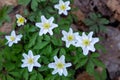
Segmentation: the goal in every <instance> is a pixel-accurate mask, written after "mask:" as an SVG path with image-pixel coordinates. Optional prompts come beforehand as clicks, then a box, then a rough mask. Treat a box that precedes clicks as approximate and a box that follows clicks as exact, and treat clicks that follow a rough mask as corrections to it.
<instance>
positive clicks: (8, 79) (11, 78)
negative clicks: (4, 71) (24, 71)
mask: <svg viewBox="0 0 120 80" xmlns="http://www.w3.org/2000/svg"><path fill="white" fill-rule="evenodd" d="M7 80H15V79H14V78H13V77H11V76H9V75H7Z"/></svg>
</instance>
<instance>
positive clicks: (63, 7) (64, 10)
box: [54, 0, 71, 15]
mask: <svg viewBox="0 0 120 80" xmlns="http://www.w3.org/2000/svg"><path fill="white" fill-rule="evenodd" d="M69 5H70V1H66V2H63V0H59V4H56V5H55V6H54V8H56V9H58V10H59V14H64V15H68V10H70V9H71V7H70V6H69Z"/></svg>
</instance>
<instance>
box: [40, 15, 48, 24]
mask: <svg viewBox="0 0 120 80" xmlns="http://www.w3.org/2000/svg"><path fill="white" fill-rule="evenodd" d="M41 21H42V22H43V23H44V22H46V21H47V20H46V18H45V16H43V15H42V16H41Z"/></svg>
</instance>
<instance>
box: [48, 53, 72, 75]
mask: <svg viewBox="0 0 120 80" xmlns="http://www.w3.org/2000/svg"><path fill="white" fill-rule="evenodd" d="M54 60H55V62H53V63H49V64H48V67H49V68H53V69H54V70H53V72H52V74H53V75H54V74H56V73H58V74H59V75H60V76H62V74H63V75H64V76H67V75H68V72H67V69H66V68H67V67H70V66H71V65H72V64H71V63H65V56H64V55H62V56H61V57H60V58H59V59H58V57H57V56H54Z"/></svg>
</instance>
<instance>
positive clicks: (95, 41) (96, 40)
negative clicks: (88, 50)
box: [91, 38, 99, 44]
mask: <svg viewBox="0 0 120 80" xmlns="http://www.w3.org/2000/svg"><path fill="white" fill-rule="evenodd" d="M97 42H99V38H92V42H91V43H92V44H95V43H97Z"/></svg>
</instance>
